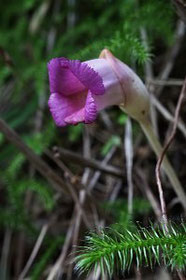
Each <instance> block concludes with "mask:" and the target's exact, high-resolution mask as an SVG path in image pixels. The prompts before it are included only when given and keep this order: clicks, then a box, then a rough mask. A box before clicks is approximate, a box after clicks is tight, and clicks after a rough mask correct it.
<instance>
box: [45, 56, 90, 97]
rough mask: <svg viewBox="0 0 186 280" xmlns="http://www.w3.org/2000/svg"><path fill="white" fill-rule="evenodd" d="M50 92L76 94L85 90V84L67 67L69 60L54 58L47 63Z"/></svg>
mask: <svg viewBox="0 0 186 280" xmlns="http://www.w3.org/2000/svg"><path fill="white" fill-rule="evenodd" d="M48 72H49V82H50V92H51V93H55V92H58V93H61V94H63V95H71V94H76V93H78V92H82V91H84V90H85V86H84V85H83V84H82V83H81V82H80V81H79V79H78V78H77V77H76V76H75V75H74V74H73V73H72V71H71V70H70V69H69V60H68V59H66V58H54V59H52V60H51V61H50V62H49V63H48Z"/></svg>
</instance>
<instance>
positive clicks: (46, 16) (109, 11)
mask: <svg viewBox="0 0 186 280" xmlns="http://www.w3.org/2000/svg"><path fill="white" fill-rule="evenodd" d="M0 9H1V17H0V116H1V118H2V119H3V120H5V121H6V122H7V124H8V125H9V126H10V127H11V128H13V129H14V130H16V132H17V133H18V134H19V136H20V137H21V139H22V140H23V141H24V143H25V144H26V145H28V146H29V147H30V148H31V149H32V150H33V151H34V152H35V153H36V154H37V156H38V157H41V158H42V160H43V161H44V162H45V163H47V164H48V166H49V170H50V169H52V170H53V171H54V172H55V174H57V175H58V176H59V177H60V178H61V180H62V181H61V184H58V185H57V186H56V182H55V180H53V179H52V178H50V174H49V173H48V174H46V176H43V175H41V173H40V172H38V169H37V167H36V166H35V165H34V164H31V162H30V158H29V157H27V156H25V155H24V154H23V153H22V152H21V151H20V150H19V149H17V148H16V147H15V146H14V145H13V144H10V143H9V141H8V140H6V138H5V137H4V135H3V134H0V248H1V250H0V279H1V280H9V279H34V280H37V279H48V280H49V279H50V280H51V279H69V280H70V279H78V275H77V273H76V272H75V271H74V269H73V267H74V262H73V256H74V252H75V250H76V249H75V248H74V245H79V244H82V243H83V241H82V240H83V239H84V236H85V233H87V232H88V230H90V229H95V228H99V227H103V226H108V225H109V226H112V224H114V223H120V224H122V226H123V227H127V226H129V224H130V226H131V225H132V224H133V223H134V222H135V221H140V223H141V224H142V225H143V226H148V225H149V221H154V222H156V221H157V215H158V205H159V201H158V192H157V186H156V180H155V171H154V170H155V164H156V157H155V155H154V153H153V152H152V150H151V148H150V147H149V145H148V143H147V140H146V139H145V137H144V135H143V133H142V132H141V130H140V127H139V126H138V125H137V124H136V122H132V134H133V153H134V161H133V169H132V179H133V183H134V200H133V214H132V215H129V214H128V207H127V193H128V191H127V190H128V187H127V177H126V159H125V149H124V139H125V124H126V122H127V116H126V115H124V113H122V112H121V111H120V110H119V108H110V109H108V110H106V111H104V112H101V114H100V115H99V118H98V120H97V121H96V123H95V124H93V125H86V126H85V125H78V126H75V127H73V126H70V127H66V128H57V127H56V126H55V125H54V123H53V120H52V118H51V115H50V113H49V110H48V106H47V100H48V97H49V86H48V76H47V62H48V61H49V60H50V59H51V58H53V57H59V56H64V57H68V58H72V59H80V60H82V61H85V60H88V59H92V58H96V57H98V55H99V53H100V51H101V50H102V49H103V48H104V47H107V48H109V49H110V50H111V51H112V52H113V53H114V54H115V55H116V56H117V57H118V58H120V59H121V60H123V61H125V62H126V63H127V64H129V65H130V66H131V67H132V68H133V69H134V70H135V71H136V72H137V73H138V74H139V76H140V77H141V78H142V79H143V80H144V81H145V82H146V84H147V86H148V89H149V91H150V92H151V93H152V95H153V96H155V98H153V99H152V104H153V106H152V107H153V114H152V119H153V123H154V126H155V128H156V133H157V135H158V137H159V138H160V140H161V141H162V143H163V142H164V141H165V139H166V138H167V136H168V134H169V133H170V129H171V117H170V116H173V115H174V111H175V106H176V102H177V100H178V96H179V93H180V90H181V85H182V84H183V79H184V76H185V73H186V58H185V53H186V45H185V43H184V42H185V40H186V37H185V29H184V24H183V23H182V22H180V21H179V20H178V17H177V15H176V12H175V8H174V6H173V5H172V4H171V2H170V1H162V0H143V1H137V0H99V1H98V0H97V1H96V0H89V1H87V0H79V1H78V0H64V1H60V0H54V1H51V0H46V1H44V0H17V1H14V0H8V1H1V3H0ZM184 105H185V103H184ZM166 110H168V111H169V115H168V116H169V117H170V118H169V119H168V120H167V115H166V112H167V111H166ZM180 120H182V128H181V129H179V130H178V132H177V135H176V138H175V139H174V143H173V144H172V146H171V148H170V149H169V156H170V159H171V161H172V163H173V166H174V167H175V170H176V172H177V174H178V177H179V178H180V180H181V182H182V184H183V186H184V185H185V184H186V168H185V157H186V146H185V139H186V127H185V120H186V107H185V106H182V111H181V115H180ZM60 148H62V150H60ZM64 149H65V150H64ZM67 150H68V151H70V152H72V153H78V154H79V155H80V156H79V158H76V160H75V158H74V154H72V155H71V154H69V153H67ZM83 157H86V158H89V162H88V163H87V162H85V161H83ZM94 160H97V161H98V162H94ZM103 160H105V161H106V167H105V169H104V170H103V169H101V170H100V165H101V162H102V161H103ZM90 165H91V166H90ZM92 165H94V168H92ZM89 167H91V168H89ZM113 172H115V173H114V174H115V175H113ZM163 186H164V194H165V199H166V203H167V210H168V216H169V217H170V218H171V219H172V220H174V221H179V220H180V217H181V216H182V217H184V213H183V209H182V207H181V205H180V204H179V201H178V200H177V198H176V195H175V193H174V192H173V190H172V188H171V185H170V184H169V182H168V180H167V179H166V177H163ZM64 190H67V192H66V191H64ZM153 201H155V202H156V203H155V206H154V205H153ZM81 204H82V205H81ZM114 227H117V225H115V226H114ZM38 238H39V241H38ZM39 242H40V243H39ZM34 248H35V250H36V251H38V252H36V253H35V254H32V255H31V253H32V251H33V249H34ZM71 253H73V254H71ZM28 260H31V262H30V263H29V264H28V263H27V262H28ZM26 264H27V266H26ZM25 266H26V268H25ZM154 270H155V271H154V272H151V270H150V269H149V268H144V269H141V272H138V271H136V268H135V265H134V266H133V268H132V270H131V272H130V273H127V272H126V273H125V278H123V276H122V277H121V278H117V277H116V276H115V278H113V279H158V278H159V279H162V280H163V279H177V276H176V272H173V273H170V272H169V271H165V270H164V269H163V268H158V267H157V268H155V269H154ZM54 272H56V273H54ZM52 273H54V274H53V275H54V276H52ZM140 273H141V275H142V276H140ZM49 277H51V278H49ZM99 277H100V276H99V272H98V275H94V276H91V275H90V276H86V275H84V276H80V277H79V279H95V280H96V279H101V278H99ZM140 277H142V278H140ZM105 279H107V278H106V277H105Z"/></svg>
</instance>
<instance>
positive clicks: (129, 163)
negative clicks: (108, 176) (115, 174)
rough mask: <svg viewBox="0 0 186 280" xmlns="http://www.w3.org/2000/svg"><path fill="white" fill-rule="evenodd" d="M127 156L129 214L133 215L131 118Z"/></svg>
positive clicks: (126, 141)
mask: <svg viewBox="0 0 186 280" xmlns="http://www.w3.org/2000/svg"><path fill="white" fill-rule="evenodd" d="M125 156H126V169H127V184H128V213H129V214H132V211H133V192H134V185H133V181H132V165H133V143H132V124H131V120H130V118H128V120H127V123H126V126H125Z"/></svg>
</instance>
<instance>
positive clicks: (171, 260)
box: [76, 224, 186, 277]
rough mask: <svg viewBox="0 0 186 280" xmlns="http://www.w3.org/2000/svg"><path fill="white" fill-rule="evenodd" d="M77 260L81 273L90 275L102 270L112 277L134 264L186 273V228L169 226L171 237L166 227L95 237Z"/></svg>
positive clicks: (88, 241) (94, 234) (111, 232)
mask: <svg viewBox="0 0 186 280" xmlns="http://www.w3.org/2000/svg"><path fill="white" fill-rule="evenodd" d="M79 253H80V255H79V256H77V257H76V262H77V265H76V269H77V270H78V271H79V273H84V272H87V273H88V272H90V271H91V270H92V269H94V270H96V269H97V268H98V267H100V269H101V273H102V275H103V274H108V275H109V276H110V277H111V276H112V274H113V273H114V272H115V271H116V272H118V271H126V270H129V269H130V268H131V265H132V263H133V261H135V263H136V265H137V267H140V266H141V265H142V264H143V265H145V266H150V267H151V268H153V266H154V265H155V264H161V263H164V264H165V265H166V266H169V267H170V268H171V269H175V268H177V269H179V270H185V269H186V227H185V225H184V224H182V225H181V226H180V227H178V226H175V225H174V226H173V225H169V231H168V233H167V232H166V231H165V230H164V228H163V227H162V226H158V227H156V228H155V227H153V226H151V228H150V229H145V228H139V229H136V231H135V232H132V231H130V230H126V231H125V232H124V233H119V232H118V231H113V230H107V231H104V230H103V231H102V232H101V233H100V234H96V233H91V234H90V235H89V236H87V237H86V245H85V246H84V247H81V249H80V251H79Z"/></svg>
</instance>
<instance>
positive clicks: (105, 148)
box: [101, 135, 121, 156]
mask: <svg viewBox="0 0 186 280" xmlns="http://www.w3.org/2000/svg"><path fill="white" fill-rule="evenodd" d="M120 145H121V139H120V137H119V136H117V135H112V136H111V138H110V139H109V140H108V141H107V142H106V143H105V144H104V145H103V148H102V150H101V154H102V155H103V156H105V155H106V154H107V153H108V152H109V151H110V149H111V148H112V147H114V146H116V147H117V146H120Z"/></svg>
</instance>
